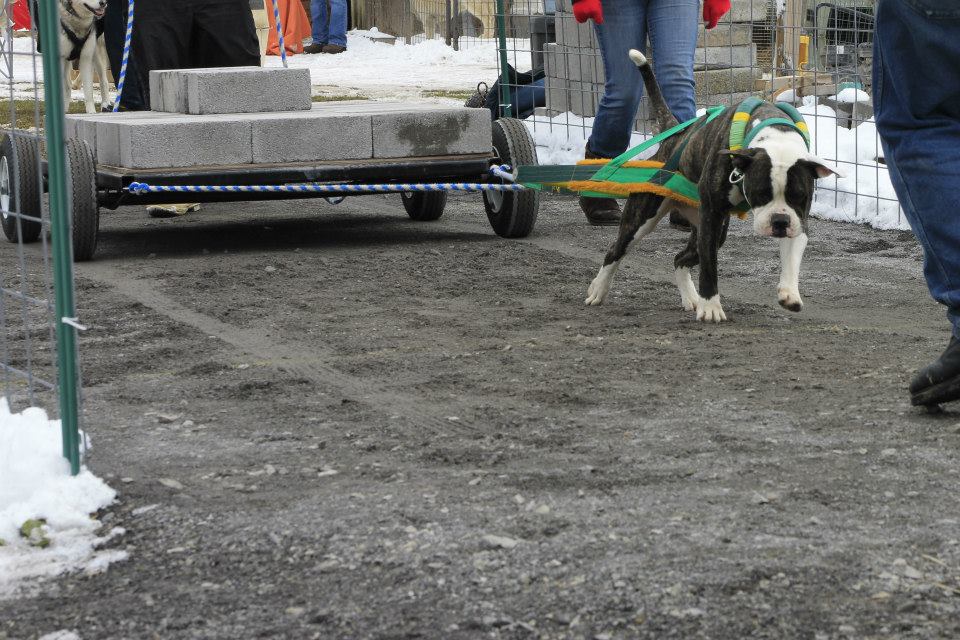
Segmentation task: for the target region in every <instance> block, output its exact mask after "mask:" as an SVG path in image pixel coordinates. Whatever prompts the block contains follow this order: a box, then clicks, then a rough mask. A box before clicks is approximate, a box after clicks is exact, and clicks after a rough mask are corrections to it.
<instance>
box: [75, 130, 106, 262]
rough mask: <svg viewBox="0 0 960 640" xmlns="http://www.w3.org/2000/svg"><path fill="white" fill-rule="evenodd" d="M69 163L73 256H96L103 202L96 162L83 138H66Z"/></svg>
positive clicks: (87, 257)
mask: <svg viewBox="0 0 960 640" xmlns="http://www.w3.org/2000/svg"><path fill="white" fill-rule="evenodd" d="M67 165H68V167H69V170H70V174H69V176H70V217H71V222H72V225H71V226H72V227H73V259H74V260H76V261H77V262H83V261H86V260H90V259H91V258H93V254H94V252H95V251H96V250H97V234H98V233H99V230H100V205H99V203H98V202H97V164H96V162H95V161H94V159H93V153H92V152H91V151H90V147H88V146H87V143H86V142H84V141H83V140H77V139H71V140H67Z"/></svg>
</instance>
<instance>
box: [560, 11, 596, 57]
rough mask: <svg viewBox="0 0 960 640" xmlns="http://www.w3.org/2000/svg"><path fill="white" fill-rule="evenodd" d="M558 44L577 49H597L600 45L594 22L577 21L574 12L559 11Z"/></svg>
mask: <svg viewBox="0 0 960 640" xmlns="http://www.w3.org/2000/svg"><path fill="white" fill-rule="evenodd" d="M554 24H555V26H556V34H557V44H561V45H563V46H566V47H573V48H575V49H596V48H597V47H598V43H597V34H596V31H594V28H593V22H592V21H589V20H588V21H587V22H583V23H580V22H577V20H576V18H574V17H573V14H572V13H559V12H558V13H557V14H556V22H555V23H554Z"/></svg>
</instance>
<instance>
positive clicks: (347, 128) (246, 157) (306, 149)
mask: <svg viewBox="0 0 960 640" xmlns="http://www.w3.org/2000/svg"><path fill="white" fill-rule="evenodd" d="M150 100H151V107H152V110H151V111H141V112H126V113H105V114H90V115H87V114H83V115H68V116H67V117H66V135H67V137H68V138H80V139H82V140H85V141H86V142H87V144H88V145H89V146H90V148H91V149H92V150H94V153H95V154H96V158H97V164H100V165H106V166H112V167H121V168H125V169H131V170H149V169H168V168H189V167H203V166H236V165H248V164H281V163H314V162H329V161H341V160H359V161H362V160H371V159H390V158H418V157H428V156H448V155H467V154H475V153H489V152H490V147H491V123H490V114H489V112H488V111H486V110H484V109H467V108H464V107H443V106H438V105H435V104H429V105H415V104H414V105H411V104H407V103H390V102H373V101H370V102H366V101H345V102H319V103H313V102H312V101H311V97H310V72H309V70H307V69H280V68H271V69H263V68H260V67H238V68H229V69H184V70H177V71H154V72H151V75H150Z"/></svg>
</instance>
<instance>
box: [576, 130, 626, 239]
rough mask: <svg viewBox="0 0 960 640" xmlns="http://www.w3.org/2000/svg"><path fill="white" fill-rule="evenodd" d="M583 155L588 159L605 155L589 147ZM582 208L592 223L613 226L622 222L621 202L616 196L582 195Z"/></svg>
mask: <svg viewBox="0 0 960 640" xmlns="http://www.w3.org/2000/svg"><path fill="white" fill-rule="evenodd" d="M583 157H584V158H585V159H587V160H596V159H599V158H602V157H603V156H598V155H597V154H595V153H593V152H592V151H590V149H589V148H587V150H586V152H585V153H584V154H583ZM580 208H581V209H583V215H585V216H587V220H588V221H589V222H590V224H592V225H595V226H612V225H618V224H620V204H619V203H618V202H617V201H616V199H614V198H588V197H586V196H580Z"/></svg>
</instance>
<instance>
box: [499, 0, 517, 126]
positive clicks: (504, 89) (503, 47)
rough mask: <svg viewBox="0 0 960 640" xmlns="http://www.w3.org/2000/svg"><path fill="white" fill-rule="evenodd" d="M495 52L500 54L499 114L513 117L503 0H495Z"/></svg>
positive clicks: (505, 16)
mask: <svg viewBox="0 0 960 640" xmlns="http://www.w3.org/2000/svg"><path fill="white" fill-rule="evenodd" d="M497 52H498V53H499V54H500V115H501V116H502V117H505V118H511V117H513V107H512V100H511V99H510V98H511V96H510V75H509V71H508V70H509V66H508V65H507V15H506V7H505V3H504V1H503V0H497Z"/></svg>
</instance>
